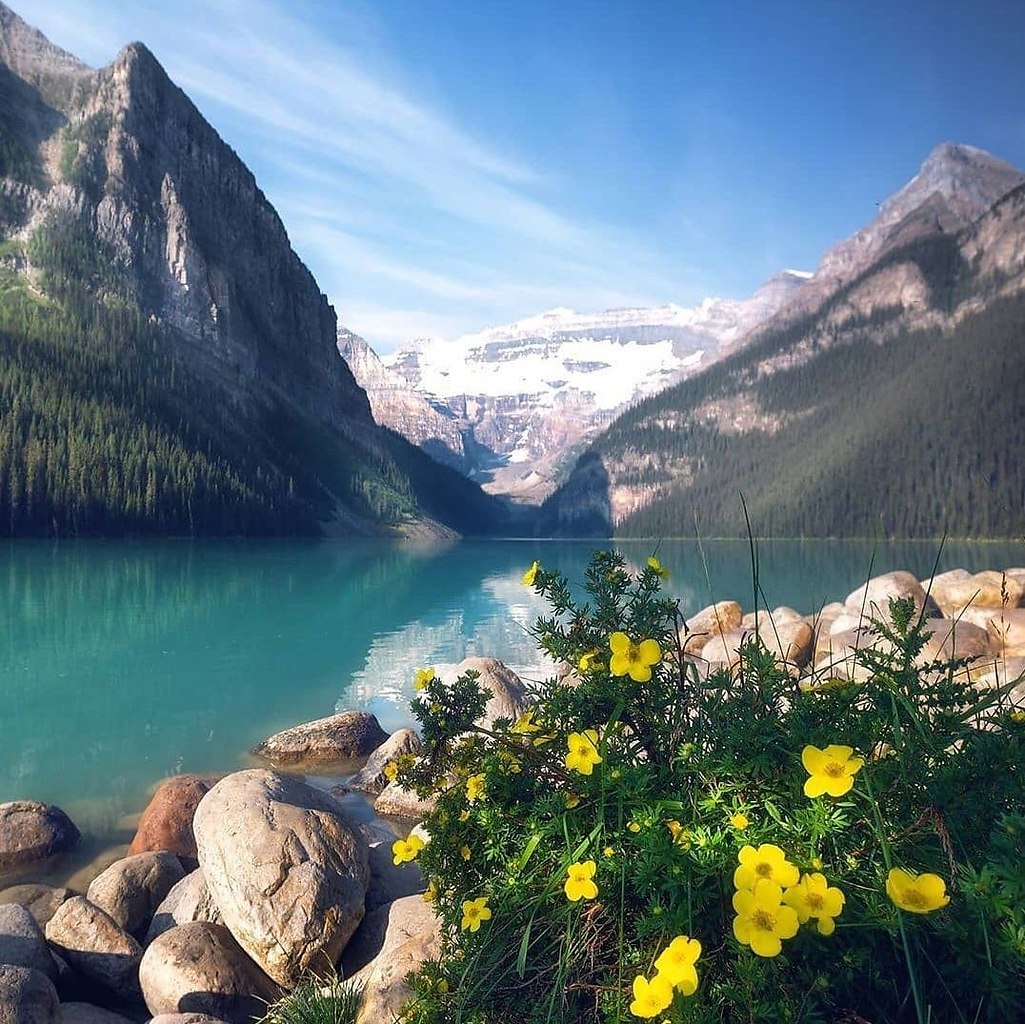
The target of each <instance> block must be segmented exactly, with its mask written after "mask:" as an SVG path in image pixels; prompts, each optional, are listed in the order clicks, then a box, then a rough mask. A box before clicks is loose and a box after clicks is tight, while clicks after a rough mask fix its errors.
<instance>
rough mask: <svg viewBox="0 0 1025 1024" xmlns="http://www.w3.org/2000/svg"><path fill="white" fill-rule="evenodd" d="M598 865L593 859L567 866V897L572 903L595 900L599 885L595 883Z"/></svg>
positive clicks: (565, 887)
mask: <svg viewBox="0 0 1025 1024" xmlns="http://www.w3.org/2000/svg"><path fill="white" fill-rule="evenodd" d="M595 870H596V865H595V863H594V861H593V860H585V861H577V862H576V863H575V864H570V866H569V867H568V868H566V884H565V886H564V887H563V888H564V889H565V890H566V899H568V900H569V901H570V902H571V903H576V901H577V900H593V899H594V898H595V896H597V895H598V886H597V885H595V884H594V882H593V881H592V879H593V878H594V872H595Z"/></svg>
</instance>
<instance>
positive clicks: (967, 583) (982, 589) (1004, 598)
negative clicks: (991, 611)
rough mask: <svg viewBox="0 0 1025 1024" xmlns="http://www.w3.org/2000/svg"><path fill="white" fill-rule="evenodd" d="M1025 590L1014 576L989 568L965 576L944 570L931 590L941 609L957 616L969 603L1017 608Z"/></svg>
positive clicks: (971, 604) (952, 616) (946, 613)
mask: <svg viewBox="0 0 1025 1024" xmlns="http://www.w3.org/2000/svg"><path fill="white" fill-rule="evenodd" d="M955 572H956V570H955ZM1023 592H1025V587H1023V585H1022V584H1021V582H1019V581H1018V580H1017V579H1015V578H1014V577H1013V576H1007V575H1005V574H1003V573H999V572H993V571H991V570H986V571H985V572H977V573H974V574H973V575H968V574H965V576H964V577H961V576H959V575H954V574H953V573H944V574H943V575H942V576H937V577H935V578H934V579H933V581H932V590H931V592H930V593H931V594H932V597H933V599H934V600H935V601H936V604H937V605H939V608H940V611H942V612H943V614H944V615H946V616H947V617H948V618H952V619H954V618H957V617H958V616H959V615H960V614H961V613H962V612H963V611H964V610H965V608H969V607H972V608H1016V607H1017V606H1018V605H1019V604H1020V603H1021V598H1022V593H1023Z"/></svg>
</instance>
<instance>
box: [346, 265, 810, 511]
mask: <svg viewBox="0 0 1025 1024" xmlns="http://www.w3.org/2000/svg"><path fill="white" fill-rule="evenodd" d="M806 276H807V275H803V274H801V273H799V272H796V271H786V272H783V273H781V274H778V275H776V276H775V277H774V278H772V279H771V280H770V281H768V282H766V284H765V285H764V286H763V287H762V288H760V289H759V290H758V292H757V293H756V294H755V295H754V296H752V298H751V299H749V300H747V301H746V302H737V301H733V300H726V299H705V300H704V301H703V302H701V303H700V304H699V305H698V306H696V307H694V308H685V307H681V306H674V305H669V306H661V307H656V308H652V309H614V310H606V311H605V312H604V313H599V314H592V315H587V314H579V313H575V312H573V311H572V310H569V309H553V310H549V311H547V312H546V313H542V314H539V315H538V316H533V317H528V318H526V319H524V320H520V321H517V322H516V323H513V324H508V325H506V326H503V327H491V328H488V329H486V330H484V331H481V332H479V333H477V334H473V335H469V336H467V337H464V338H461V339H459V340H458V341H456V342H454V343H451V344H442V343H438V342H431V341H430V340H428V339H420V340H417V341H415V342H412V343H411V344H409V345H407V346H405V347H403V348H402V349H400V350H399V351H398V352H397V353H395V354H394V355H392V356H390V357H388V358H387V359H386V360H385V361H384V362H382V361H380V360H376V361H375V362H374V363H373V364H370V363H368V362H367V361H366V359H365V357H363V356H362V355H361V354H359V353H357V352H356V351H354V350H352V349H351V348H350V349H348V350H347V351H349V352H350V353H351V359H350V367H351V368H352V369H353V372H354V374H355V376H356V379H357V380H358V381H359V382H360V384H361V385H362V386H363V387H365V388H366V389H367V391H368V393H369V394H370V400H371V404H372V406H373V409H374V415H375V416H376V417H377V418H378V420H379V421H380V422H382V423H387V424H388V425H389V426H391V427H393V428H394V429H395V430H397V431H399V433H401V434H403V436H405V437H407V438H409V439H410V440H412V441H414V442H415V443H416V444H418V445H420V446H421V447H422V448H424V449H425V450H427V451H429V452H431V454H433V455H435V457H436V458H441V459H443V460H444V459H446V454H445V453H448V455H447V460H448V461H449V462H450V464H451V465H453V466H456V467H457V468H459V469H461V470H462V471H463V472H465V473H466V474H467V475H468V476H469V477H471V479H474V480H478V481H480V482H481V483H482V484H483V486H484V488H485V489H486V490H488V491H490V492H492V493H495V494H501V495H506V496H509V497H512V498H514V499H515V500H517V501H519V502H524V503H530V504H540V502H541V501H543V500H544V498H546V497H547V496H548V495H549V494H550V493H551V492H552V490H553V489H554V488H555V487H556V485H557V484H558V483H559V482H560V481H561V480H562V479H563V478H564V477H565V475H566V473H567V472H568V470H569V467H570V466H571V465H572V462H573V460H574V459H575V458H576V456H577V455H578V454H579V452H580V451H581V450H582V449H583V448H584V446H585V445H586V444H587V442H588V441H589V440H591V439H592V438H593V437H595V436H596V435H597V434H598V433H599V432H600V431H601V430H602V429H603V428H604V427H605V426H607V425H608V424H609V423H611V422H612V420H613V419H614V417H615V415H616V413H617V412H619V411H621V410H623V409H625V408H627V407H628V406H629V405H630V404H631V403H633V402H636V401H639V400H640V399H642V398H644V397H646V396H648V395H652V394H655V393H656V392H658V391H660V390H662V389H664V388H667V387H669V386H671V385H672V384H674V383H676V382H677V381H678V380H680V379H682V378H684V377H686V376H688V375H690V374H692V373H694V372H696V370H697V369H698V368H700V367H702V366H707V365H709V364H710V363H712V362H714V361H715V360H716V359H718V358H719V357H720V356H721V355H722V353H723V352H724V351H726V350H728V348H729V347H730V346H731V345H735V344H737V343H739V341H740V339H741V338H742V337H743V336H744V335H746V334H747V333H748V332H750V331H751V330H752V329H753V328H754V327H755V326H756V325H757V324H758V323H760V322H761V321H762V320H763V319H765V318H766V317H767V316H770V315H771V314H772V313H773V312H775V311H776V310H777V309H778V308H779V307H780V305H781V304H782V303H784V302H785V301H787V299H788V297H789V296H791V295H792V294H793V293H794V292H795V291H796V290H797V289H799V288H800V287H801V286H802V285H803V284H804V281H805V278H806ZM346 358H347V359H349V356H348V355H347V356H346Z"/></svg>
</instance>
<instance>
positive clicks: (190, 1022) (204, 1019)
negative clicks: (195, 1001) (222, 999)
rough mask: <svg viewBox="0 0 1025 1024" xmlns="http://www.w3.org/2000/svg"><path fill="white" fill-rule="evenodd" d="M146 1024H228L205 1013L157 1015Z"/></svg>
mask: <svg viewBox="0 0 1025 1024" xmlns="http://www.w3.org/2000/svg"><path fill="white" fill-rule="evenodd" d="M147 1024H228V1022H227V1021H225V1020H221V1018H220V1017H211V1016H209V1015H208V1014H205V1013H158V1014H157V1015H156V1016H155V1017H151V1018H150V1019H149V1021H148V1022H147Z"/></svg>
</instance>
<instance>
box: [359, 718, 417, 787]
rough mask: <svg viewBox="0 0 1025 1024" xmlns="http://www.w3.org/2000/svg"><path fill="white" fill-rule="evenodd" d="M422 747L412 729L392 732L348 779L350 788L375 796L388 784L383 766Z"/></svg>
mask: <svg viewBox="0 0 1025 1024" xmlns="http://www.w3.org/2000/svg"><path fill="white" fill-rule="evenodd" d="M422 749H423V744H422V743H421V742H420V737H419V736H417V734H416V733H415V732H413V730H412V729H399V730H398V731H397V732H393V733H392V734H391V736H389V737H388V738H387V739H386V740H385V741H384V743H382V744H381V745H380V746H379V747H378V748H377V749H376V750H375V751H374V752H373V753H372V754H371V755H370V757H368V758H367V763H366V764H365V765H364V766H363V767H362V768H361V769H360V770H359V771H358V772H357V773H356V774H355V775H354V776H353V777H352V778H351V779H350V780H349V787H350V789H355V790H358V791H359V792H361V793H371V794H373V795H374V796H377V795H378V794H379V793H381V791H382V790H383V789H384V788H385V786H387V785H388V777H387V776H386V775H385V774H384V769H385V767H386V766H387V765H388V764H389V763H390V762H391V761H394V760H395V759H396V758H398V757H401V756H402V755H403V754H419V753H420V751H421V750H422Z"/></svg>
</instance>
